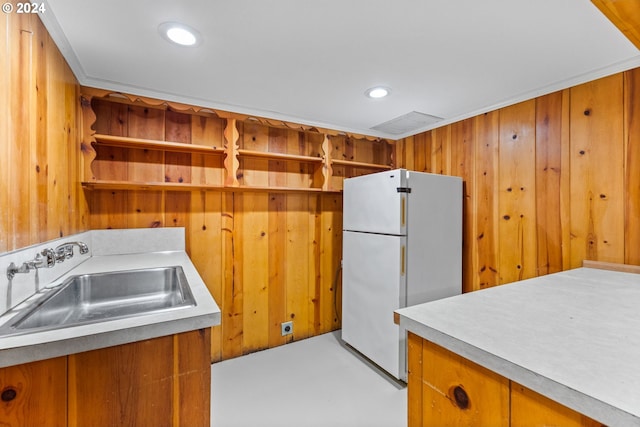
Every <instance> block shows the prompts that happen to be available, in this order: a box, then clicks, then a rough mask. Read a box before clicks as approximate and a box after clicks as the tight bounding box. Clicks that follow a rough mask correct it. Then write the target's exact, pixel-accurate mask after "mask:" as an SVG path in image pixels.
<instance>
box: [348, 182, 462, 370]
mask: <svg viewBox="0 0 640 427" xmlns="http://www.w3.org/2000/svg"><path fill="white" fill-rule="evenodd" d="M343 208H344V212H343V234H342V235H343V240H342V244H343V249H342V339H343V340H344V341H345V342H346V343H347V344H349V345H350V346H352V347H353V348H355V349H356V350H358V351H359V352H360V353H362V354H363V355H364V356H366V357H367V358H368V359H370V360H371V361H373V362H374V363H375V364H377V365H378V366H379V367H381V368H382V369H384V370H385V371H387V372H388V373H389V374H391V375H392V376H394V377H395V378H397V379H399V380H402V381H406V379H407V361H406V357H407V356H406V333H405V332H401V331H400V328H399V327H398V325H396V324H395V323H394V321H393V312H394V310H397V309H399V308H402V307H407V306H411V305H415V304H420V303H423V302H427V301H433V300H436V299H439V298H445V297H449V296H453V295H457V294H460V293H461V290H462V180H461V179H460V178H458V177H452V176H444V175H436V174H428V173H420V172H410V171H407V170H405V169H397V170H392V171H387V172H380V173H374V174H370V175H364V176H359V177H355V178H349V179H345V181H344V204H343Z"/></svg>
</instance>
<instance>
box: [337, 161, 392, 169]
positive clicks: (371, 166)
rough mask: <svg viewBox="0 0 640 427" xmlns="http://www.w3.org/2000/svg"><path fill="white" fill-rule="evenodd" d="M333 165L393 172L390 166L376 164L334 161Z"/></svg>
mask: <svg viewBox="0 0 640 427" xmlns="http://www.w3.org/2000/svg"><path fill="white" fill-rule="evenodd" d="M331 163H333V164H334V165H339V166H351V167H354V168H367V169H384V170H391V166H389V165H379V164H376V163H363V162H354V161H351V160H332V161H331Z"/></svg>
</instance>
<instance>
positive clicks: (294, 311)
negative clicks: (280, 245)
mask: <svg viewBox="0 0 640 427" xmlns="http://www.w3.org/2000/svg"><path fill="white" fill-rule="evenodd" d="M308 215H309V195H307V194H296V193H291V194H287V195H286V214H285V216H286V221H287V230H286V242H285V259H286V263H285V277H286V282H285V289H286V290H285V292H286V308H287V311H286V313H287V320H292V321H293V337H294V339H296V340H299V339H303V338H308V337H309V336H310V335H311V333H310V332H311V330H312V327H313V316H312V315H311V309H312V302H311V298H310V296H309V286H310V285H309V283H310V280H309V258H310V252H311V253H312V252H313V248H312V246H311V244H310V242H311V241H312V239H310V235H309V234H310V233H309V218H308ZM311 282H312V283H313V281H311Z"/></svg>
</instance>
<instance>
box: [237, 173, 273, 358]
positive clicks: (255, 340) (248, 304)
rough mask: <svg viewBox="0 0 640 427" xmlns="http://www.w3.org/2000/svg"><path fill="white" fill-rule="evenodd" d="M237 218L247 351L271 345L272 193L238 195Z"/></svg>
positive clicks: (238, 255)
mask: <svg viewBox="0 0 640 427" xmlns="http://www.w3.org/2000/svg"><path fill="white" fill-rule="evenodd" d="M264 178H267V177H266V176H265V177H264ZM264 178H263V179H264ZM235 218H236V230H237V231H238V238H237V239H236V246H237V251H236V262H235V266H236V267H235V268H236V269H237V270H239V271H238V273H239V274H238V275H237V276H236V280H235V282H236V284H237V282H238V280H239V281H241V282H242V285H241V286H242V294H243V298H242V301H243V310H242V312H243V317H242V331H243V332H242V348H243V353H244V354H246V353H251V352H254V351H257V350H262V349H265V348H268V346H269V292H270V286H269V285H270V284H269V269H268V266H269V234H268V231H269V194H268V193H253V192H244V193H241V194H237V195H236V210H235Z"/></svg>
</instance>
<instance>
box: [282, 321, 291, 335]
mask: <svg viewBox="0 0 640 427" xmlns="http://www.w3.org/2000/svg"><path fill="white" fill-rule="evenodd" d="M280 327H281V328H282V336H285V335H291V334H292V333H293V321H291V322H282V323H281V324H280Z"/></svg>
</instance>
